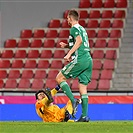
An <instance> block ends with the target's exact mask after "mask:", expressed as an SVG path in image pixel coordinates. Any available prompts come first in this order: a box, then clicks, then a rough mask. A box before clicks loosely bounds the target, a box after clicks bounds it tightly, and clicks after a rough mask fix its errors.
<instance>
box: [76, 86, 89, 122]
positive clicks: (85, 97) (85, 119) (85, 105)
mask: <svg viewBox="0 0 133 133" xmlns="http://www.w3.org/2000/svg"><path fill="white" fill-rule="evenodd" d="M79 92H80V95H81V107H82V115H81V117H80V119H79V120H78V121H79V122H88V121H89V118H88V94H87V85H83V84H79Z"/></svg>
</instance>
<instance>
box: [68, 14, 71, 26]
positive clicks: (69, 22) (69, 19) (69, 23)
mask: <svg viewBox="0 0 133 133" xmlns="http://www.w3.org/2000/svg"><path fill="white" fill-rule="evenodd" d="M67 22H68V25H70V26H72V19H71V16H69V15H68V16H67Z"/></svg>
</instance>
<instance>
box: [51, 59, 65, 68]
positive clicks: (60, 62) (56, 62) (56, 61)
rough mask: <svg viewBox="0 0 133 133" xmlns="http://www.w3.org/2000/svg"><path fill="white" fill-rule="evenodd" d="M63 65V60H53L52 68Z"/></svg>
mask: <svg viewBox="0 0 133 133" xmlns="http://www.w3.org/2000/svg"><path fill="white" fill-rule="evenodd" d="M62 67H63V64H62V61H61V60H52V62H51V68H54V69H56V68H57V69H61V68H62Z"/></svg>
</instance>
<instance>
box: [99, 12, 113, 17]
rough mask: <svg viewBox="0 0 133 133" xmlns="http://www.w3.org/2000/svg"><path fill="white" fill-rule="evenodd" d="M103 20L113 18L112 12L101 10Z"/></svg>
mask: <svg viewBox="0 0 133 133" xmlns="http://www.w3.org/2000/svg"><path fill="white" fill-rule="evenodd" d="M101 17H102V18H103V19H104V18H105V19H106V18H112V17H113V12H112V10H103V11H102V16H101Z"/></svg>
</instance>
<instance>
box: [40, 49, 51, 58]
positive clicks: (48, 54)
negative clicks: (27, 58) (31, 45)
mask: <svg viewBox="0 0 133 133" xmlns="http://www.w3.org/2000/svg"><path fill="white" fill-rule="evenodd" d="M52 56H53V54H52V50H42V51H41V55H40V58H52Z"/></svg>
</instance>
